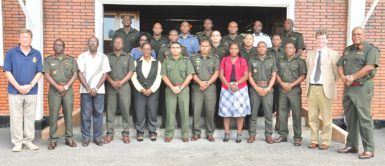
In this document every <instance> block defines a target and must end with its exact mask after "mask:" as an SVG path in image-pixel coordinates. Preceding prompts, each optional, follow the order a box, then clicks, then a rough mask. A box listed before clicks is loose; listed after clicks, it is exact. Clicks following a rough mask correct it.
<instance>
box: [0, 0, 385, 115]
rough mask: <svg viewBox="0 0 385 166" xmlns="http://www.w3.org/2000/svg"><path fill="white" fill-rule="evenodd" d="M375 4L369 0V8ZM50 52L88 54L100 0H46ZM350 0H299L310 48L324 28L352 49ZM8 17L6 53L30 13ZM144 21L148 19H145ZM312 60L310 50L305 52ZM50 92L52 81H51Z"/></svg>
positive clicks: (380, 97) (3, 100)
mask: <svg viewBox="0 0 385 166" xmlns="http://www.w3.org/2000/svg"><path fill="white" fill-rule="evenodd" d="M370 4H371V0H368V1H367V10H368V8H369V7H370ZM43 5H44V7H43V8H44V54H45V56H47V55H50V54H52V53H53V51H52V44H53V41H54V40H55V39H56V38H61V39H63V40H64V41H65V42H66V53H67V54H69V55H72V56H75V57H77V56H78V55H79V54H80V53H81V52H83V51H85V49H86V47H85V45H86V40H87V38H88V37H90V36H92V35H94V0H67V1H56V0H44V1H43ZM347 11H348V2H347V0H334V1H326V2H324V1H322V2H321V1H314V0H298V1H296V4H295V28H296V31H299V32H302V33H303V35H304V39H305V43H306V45H307V49H308V50H312V49H314V48H315V37H314V32H315V30H317V29H318V28H320V27H323V28H327V29H328V31H329V34H330V35H329V47H330V48H332V49H335V50H336V51H338V52H339V54H342V51H343V49H344V47H345V46H346V29H347ZM3 17H4V51H5V52H6V50H8V49H9V48H11V47H14V46H15V45H16V44H17V31H18V30H19V29H20V28H22V27H25V19H24V15H23V13H22V11H21V9H20V7H19V5H18V3H17V1H14V0H3ZM142 21H143V20H142ZM383 27H385V2H384V1H381V2H380V3H379V4H378V6H377V8H376V10H375V11H374V13H373V15H372V17H371V18H370V19H369V22H368V24H367V26H366V29H367V36H368V41H370V42H372V43H373V44H375V45H377V46H378V47H379V48H380V49H382V50H385V45H382V46H381V45H380V44H381V42H383V41H384V38H385V30H383ZM304 56H306V52H305V53H304ZM384 56H385V52H384V51H383V52H382V54H381V63H380V66H382V65H384V64H385V57H384ZM0 69H2V67H0ZM384 74H385V73H384V70H379V71H378V74H377V76H376V78H375V94H374V97H373V106H372V107H373V110H372V112H373V117H374V119H385V109H384V108H381V107H380V103H385V75H384ZM45 85H46V86H45V93H47V87H48V86H47V85H48V84H47V83H45ZM74 87H75V92H76V93H75V96H76V97H75V107H76V108H78V107H79V103H80V100H79V97H80V96H79V93H78V92H79V81H77V82H76V83H75V86H74ZM6 88H7V81H6V79H5V76H4V74H1V75H0V92H1V93H0V115H7V114H8V103H7V101H8V99H7V93H6ZM338 92H339V93H338V97H337V98H336V100H335V102H334V104H333V111H334V112H333V117H334V118H342V116H343V109H342V103H341V101H342V92H343V85H342V84H341V82H339V84H338ZM305 94H306V92H305V91H304V93H303V98H304V100H303V105H304V106H305V107H307V101H306V96H305ZM47 103H48V102H47V95H45V97H44V110H45V111H44V112H45V114H48V107H47Z"/></svg>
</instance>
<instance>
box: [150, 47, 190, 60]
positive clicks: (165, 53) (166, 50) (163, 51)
mask: <svg viewBox="0 0 385 166" xmlns="http://www.w3.org/2000/svg"><path fill="white" fill-rule="evenodd" d="M170 48H171V44H170V43H169V44H165V45H163V46H161V48H160V50H159V54H157V56H156V60H158V61H160V62H163V61H164V60H165V59H166V58H167V57H172V54H171V52H170ZM181 48H182V51H181V52H182V56H185V57H188V52H187V49H186V47H184V46H181Z"/></svg>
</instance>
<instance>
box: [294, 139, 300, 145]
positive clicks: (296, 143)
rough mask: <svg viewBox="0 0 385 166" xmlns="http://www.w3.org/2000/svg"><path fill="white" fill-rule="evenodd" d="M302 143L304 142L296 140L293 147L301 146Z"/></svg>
mask: <svg viewBox="0 0 385 166" xmlns="http://www.w3.org/2000/svg"><path fill="white" fill-rule="evenodd" d="M301 142H302V140H301V139H298V138H297V139H294V143H293V145H294V146H301Z"/></svg>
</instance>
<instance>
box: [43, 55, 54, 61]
mask: <svg viewBox="0 0 385 166" xmlns="http://www.w3.org/2000/svg"><path fill="white" fill-rule="evenodd" d="M52 57H53V55H48V56H47V57H45V60H48V59H51V58H52Z"/></svg>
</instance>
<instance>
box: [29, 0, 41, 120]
mask: <svg viewBox="0 0 385 166" xmlns="http://www.w3.org/2000/svg"><path fill="white" fill-rule="evenodd" d="M25 7H26V11H27V12H26V13H25V14H26V28H28V29H30V30H31V31H32V33H33V39H32V47H33V48H35V49H37V50H39V51H40V52H41V54H42V58H44V56H43V55H44V53H43V48H44V36H43V35H44V33H43V32H44V31H43V28H44V27H43V2H42V0H28V1H26V4H25ZM27 15H28V16H27ZM28 18H29V19H30V20H28ZM43 80H44V79H43V78H42V79H40V81H39V90H38V92H37V108H36V119H35V120H41V119H43V115H44V109H43V106H44V103H43V95H44V93H43V88H44V87H43Z"/></svg>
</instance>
